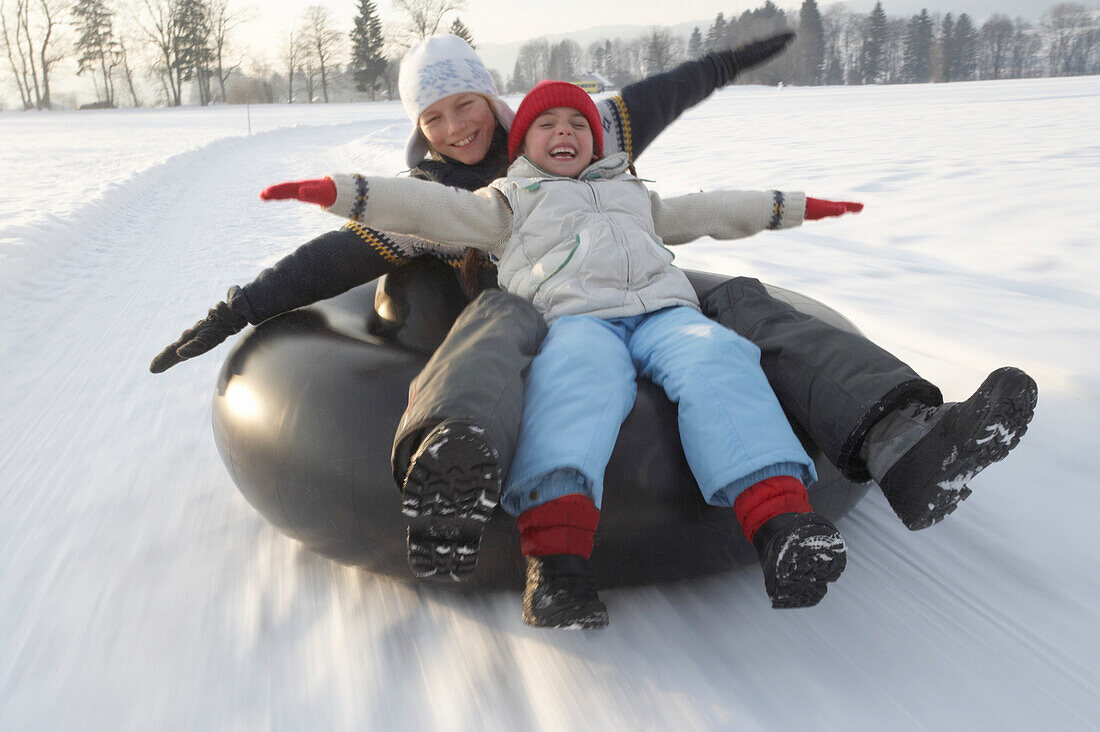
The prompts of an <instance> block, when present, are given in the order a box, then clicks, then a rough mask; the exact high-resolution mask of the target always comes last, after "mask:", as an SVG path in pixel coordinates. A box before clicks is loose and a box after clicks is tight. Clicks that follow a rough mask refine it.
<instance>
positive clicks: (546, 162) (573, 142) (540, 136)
mask: <svg viewBox="0 0 1100 732" xmlns="http://www.w3.org/2000/svg"><path fill="white" fill-rule="evenodd" d="M523 151H524V153H525V154H526V155H527V157H529V158H530V159H531V162H533V163H534V164H535V165H537V166H539V168H541V169H542V170H545V171H546V172H547V173H552V174H553V175H561V176H565V177H568V178H573V177H575V176H577V175H578V174H579V173H580V172H581V171H582V170H584V169H585V168H587V167H588V166H589V165H590V164H591V163H592V158H593V155H592V129H591V128H590V127H589V126H588V119H587V118H586V117H585V116H584V115H583V114H581V113H580V112H579V111H578V110H576V109H573V108H572V107H554V108H553V109H548V110H546V111H545V112H543V113H542V114H540V115H539V116H538V117H536V118H535V121H534V122H532V123H531V126H530V127H528V128H527V135H526V136H525V137H524V138H523Z"/></svg>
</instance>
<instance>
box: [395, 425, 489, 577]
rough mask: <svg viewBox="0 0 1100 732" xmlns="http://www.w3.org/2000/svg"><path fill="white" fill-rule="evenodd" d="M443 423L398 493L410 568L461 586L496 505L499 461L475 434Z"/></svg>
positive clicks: (414, 460) (464, 427)
mask: <svg viewBox="0 0 1100 732" xmlns="http://www.w3.org/2000/svg"><path fill="white" fill-rule="evenodd" d="M458 426H459V425H455V424H453V423H444V424H442V425H440V426H439V427H437V428H436V429H435V430H433V431H432V432H430V433H429V434H428V436H427V437H426V438H425V439H424V443H423V444H422V445H421V447H420V449H419V450H418V451H417V452H416V454H415V455H413V458H412V461H411V463H410V465H409V472H408V475H407V476H406V478H405V486H404V488H403V490H402V513H404V515H405V516H406V517H407V519H408V526H409V529H408V537H407V546H408V553H409V568H410V569H412V572H413V574H414V575H416V576H417V577H420V578H435V579H450V580H453V581H456V582H461V581H463V580H465V579H467V578H468V577H469V576H470V575H471V574H472V573H473V571H474V569H475V567H476V566H477V557H478V551H479V549H480V548H481V534H482V531H483V530H484V529H485V524H486V522H488V520H489V518H490V517H491V516H492V515H493V510H494V509H495V508H496V506H497V503H498V502H499V500H500V460H499V457H498V455H497V452H496V450H495V449H493V447H492V446H491V445H490V444H489V443H488V442H487V441H486V440H485V439H483V438H482V437H480V436H479V434H478V433H479V431H480V430H479V428H477V427H472V426H470V425H467V424H462V425H460V427H461V429H456V427H458Z"/></svg>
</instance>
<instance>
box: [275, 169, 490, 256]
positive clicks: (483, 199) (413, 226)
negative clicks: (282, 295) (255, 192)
mask: <svg viewBox="0 0 1100 732" xmlns="http://www.w3.org/2000/svg"><path fill="white" fill-rule="evenodd" d="M260 198H262V199H264V200H268V201H269V200H282V199H297V200H299V201H305V202H307V203H315V204H317V205H319V206H323V207H325V208H326V209H327V210H328V211H330V212H331V213H334V214H336V215H337V216H341V217H343V218H347V219H351V220H352V221H356V222H363V223H366V224H368V225H370V226H371V227H373V228H375V229H381V230H382V231H392V232H397V233H401V234H409V235H412V236H418V237H421V238H424V239H428V240H431V241H434V242H439V243H441V244H450V245H452V246H462V247H473V248H475V249H483V250H485V251H488V252H491V253H494V254H499V253H500V252H502V251H503V250H504V245H505V244H506V243H507V241H508V238H509V237H510V236H511V233H512V214H511V211H510V210H509V208H508V204H507V203H506V202H505V200H504V198H503V194H501V193H499V192H498V191H496V190H495V189H492V188H482V189H480V190H477V191H473V192H470V191H463V190H459V189H457V188H450V187H447V186H441V185H438V184H435V183H429V182H428V181H422V180H416V179H413V178H383V177H373V176H372V177H369V178H368V177H366V176H362V175H334V176H332V177H330V178H321V179H315V180H305V181H292V182H289V183H279V184H277V185H274V186H271V187H269V188H267V189H265V190H264V191H263V193H261V194H260ZM425 212H430V214H429V215H425Z"/></svg>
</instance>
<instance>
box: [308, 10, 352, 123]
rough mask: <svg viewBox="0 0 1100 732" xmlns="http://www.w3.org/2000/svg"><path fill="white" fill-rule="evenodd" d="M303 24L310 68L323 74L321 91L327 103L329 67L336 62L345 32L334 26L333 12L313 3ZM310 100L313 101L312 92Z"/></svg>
mask: <svg viewBox="0 0 1100 732" xmlns="http://www.w3.org/2000/svg"><path fill="white" fill-rule="evenodd" d="M302 25H303V31H302V32H303V37H302V42H303V44H304V46H305V47H306V49H307V50H306V59H308V65H309V67H310V69H311V70H312V71H313V72H314V73H320V75H321V93H322V95H323V96H324V98H325V102H326V103H327V102H328V74H329V69H330V68H331V67H332V65H333V63H335V62H336V58H337V56H338V54H339V52H340V45H341V42H342V41H343V40H344V34H343V33H341V32H340V31H337V30H336V29H335V28H333V21H332V12H331V11H329V9H328V8H326V7H323V6H321V5H313V6H310V8H309V9H308V10H306V14H305V16H304V17H303V18H302ZM310 86H312V82H310ZM310 101H313V94H312V93H310Z"/></svg>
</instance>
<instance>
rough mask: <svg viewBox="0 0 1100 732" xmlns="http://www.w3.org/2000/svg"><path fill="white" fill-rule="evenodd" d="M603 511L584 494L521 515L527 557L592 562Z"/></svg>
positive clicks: (521, 531) (524, 553)
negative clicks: (553, 556)
mask: <svg viewBox="0 0 1100 732" xmlns="http://www.w3.org/2000/svg"><path fill="white" fill-rule="evenodd" d="M599 523H600V509H598V508H596V504H595V503H593V502H592V499H591V498H589V497H588V496H586V495H583V494H581V493H572V494H570V495H568V496H562V497H561V498H555V499H554V500H552V501H548V502H546V503H544V504H542V505H541V506H535V507H534V508H532V509H529V510H527V511H524V512H523V513H521V514H520V516H519V519H517V521H516V525H517V526H518V527H519V535H520V549H521V550H522V551H523V556H525V557H542V556H546V555H548V554H575V555H577V556H581V557H584V558H585V559H588V558H589V557H590V556H592V543H593V541H594V539H595V536H596V526H597V525H598V524H599Z"/></svg>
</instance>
